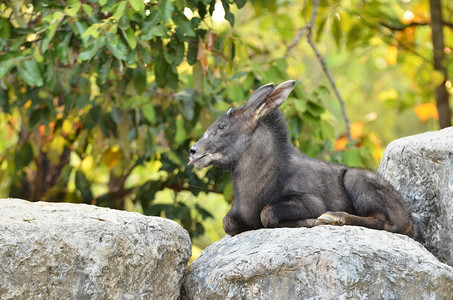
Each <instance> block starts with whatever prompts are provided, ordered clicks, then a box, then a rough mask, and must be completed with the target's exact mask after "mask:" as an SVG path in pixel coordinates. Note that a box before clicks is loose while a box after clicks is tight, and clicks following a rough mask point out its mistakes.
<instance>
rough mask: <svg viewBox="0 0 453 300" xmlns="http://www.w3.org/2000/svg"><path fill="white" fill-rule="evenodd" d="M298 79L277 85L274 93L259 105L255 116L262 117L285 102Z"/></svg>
mask: <svg viewBox="0 0 453 300" xmlns="http://www.w3.org/2000/svg"><path fill="white" fill-rule="evenodd" d="M295 85H296V81H294V80H289V81H285V82H283V83H282V84H280V85H279V86H277V87H276V88H275V89H274V90H273V91H272V93H271V94H270V95H269V96H268V97H267V99H266V101H265V102H263V103H262V104H261V105H259V106H258V107H257V109H256V111H255V112H254V115H255V118H256V119H260V118H262V117H264V116H266V115H268V114H269V113H271V112H273V111H274V110H275V109H277V108H278V107H279V106H280V105H282V103H283V102H285V100H286V98H287V97H288V95H289V93H291V91H292V90H293V89H294V86H295Z"/></svg>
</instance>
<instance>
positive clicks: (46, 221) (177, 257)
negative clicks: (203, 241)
mask: <svg viewBox="0 0 453 300" xmlns="http://www.w3.org/2000/svg"><path fill="white" fill-rule="evenodd" d="M190 255H191V243H190V238H189V235H188V233H187V232H186V231H185V230H184V229H183V228H182V227H180V226H179V225H178V224H177V223H175V222H173V221H170V220H166V219H162V218H155V217H147V216H143V215H140V214H138V213H129V212H124V211H117V210H112V209H108V208H100V207H95V206H89V205H84V204H69V203H45V202H36V203H31V202H27V201H24V200H18V199H1V200H0V257H1V263H0V299H2V300H3V299H178V297H179V294H180V287H181V284H182V277H183V274H184V272H185V270H186V268H187V261H188V259H189V258H190Z"/></svg>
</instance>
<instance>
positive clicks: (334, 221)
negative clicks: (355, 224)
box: [315, 212, 345, 226]
mask: <svg viewBox="0 0 453 300" xmlns="http://www.w3.org/2000/svg"><path fill="white" fill-rule="evenodd" d="M315 224H316V225H338V226H341V225H344V224H345V220H344V218H343V216H342V214H341V213H335V212H326V213H324V214H322V215H321V216H319V217H318V218H317V219H316V221H315Z"/></svg>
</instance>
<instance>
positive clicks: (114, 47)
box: [106, 34, 128, 60]
mask: <svg viewBox="0 0 453 300" xmlns="http://www.w3.org/2000/svg"><path fill="white" fill-rule="evenodd" d="M106 46H107V48H108V49H109V50H110V51H112V54H113V56H115V57H116V58H118V59H121V60H126V55H127V52H128V50H127V47H126V45H125V44H124V43H123V42H122V41H121V40H120V39H119V38H118V36H116V35H114V34H110V35H109V34H107V43H106Z"/></svg>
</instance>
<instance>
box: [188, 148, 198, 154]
mask: <svg viewBox="0 0 453 300" xmlns="http://www.w3.org/2000/svg"><path fill="white" fill-rule="evenodd" d="M189 154H190V155H195V154H197V148H196V147H192V148H190V150H189Z"/></svg>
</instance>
